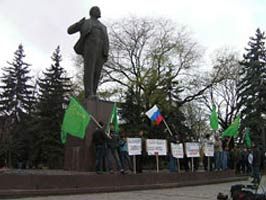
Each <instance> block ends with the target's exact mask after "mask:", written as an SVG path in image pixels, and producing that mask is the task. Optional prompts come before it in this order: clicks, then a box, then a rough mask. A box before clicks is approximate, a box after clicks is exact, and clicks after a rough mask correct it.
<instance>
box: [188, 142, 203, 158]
mask: <svg viewBox="0 0 266 200" xmlns="http://www.w3.org/2000/svg"><path fill="white" fill-rule="evenodd" d="M185 147H186V155H187V157H188V158H193V157H200V144H199V143H197V142H187V143H185Z"/></svg>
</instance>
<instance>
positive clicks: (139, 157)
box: [136, 155, 143, 173]
mask: <svg viewBox="0 0 266 200" xmlns="http://www.w3.org/2000/svg"><path fill="white" fill-rule="evenodd" d="M142 166H143V156H142V155H137V156H136V171H137V173H142Z"/></svg>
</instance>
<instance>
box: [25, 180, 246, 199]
mask: <svg viewBox="0 0 266 200" xmlns="http://www.w3.org/2000/svg"><path fill="white" fill-rule="evenodd" d="M238 183H244V184H247V183H249V182H248V181H243V182H231V183H222V184H214V185H203V186H193V187H182V188H171V189H162V190H142V191H129V192H117V193H99V194H83V195H68V196H48V197H34V198H23V199H20V200H90V199H91V200H155V199H158V200H196V199H202V200H203V199H206V200H208V199H212V200H215V199H217V198H216V197H217V194H218V193H219V192H222V193H224V194H229V190H230V187H231V185H234V184H238Z"/></svg>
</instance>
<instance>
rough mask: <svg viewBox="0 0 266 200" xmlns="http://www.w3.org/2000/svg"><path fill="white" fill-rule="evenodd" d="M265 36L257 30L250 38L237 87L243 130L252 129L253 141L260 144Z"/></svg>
mask: <svg viewBox="0 0 266 200" xmlns="http://www.w3.org/2000/svg"><path fill="white" fill-rule="evenodd" d="M265 39H266V37H265V34H264V32H261V30H260V29H257V30H256V34H255V37H250V41H249V43H248V46H249V47H248V48H246V51H247V53H246V54H244V59H243V61H241V62H240V65H241V71H240V81H239V84H238V87H237V93H238V106H239V107H242V109H241V114H242V118H243V120H242V122H241V124H242V128H244V127H250V128H251V130H252V131H251V132H252V133H253V135H252V137H253V140H255V141H257V142H259V140H261V137H262V135H261V134H262V132H263V126H264V123H265V119H263V117H262V116H263V114H265V111H266V102H265V101H266V82H265V81H266V50H265Z"/></svg>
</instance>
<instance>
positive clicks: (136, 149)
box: [127, 138, 142, 156]
mask: <svg viewBox="0 0 266 200" xmlns="http://www.w3.org/2000/svg"><path fill="white" fill-rule="evenodd" d="M127 146H128V155H130V156H133V155H141V150H142V149H141V138H127Z"/></svg>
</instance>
